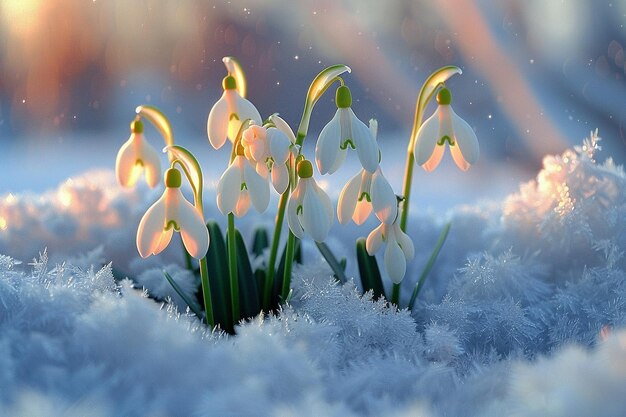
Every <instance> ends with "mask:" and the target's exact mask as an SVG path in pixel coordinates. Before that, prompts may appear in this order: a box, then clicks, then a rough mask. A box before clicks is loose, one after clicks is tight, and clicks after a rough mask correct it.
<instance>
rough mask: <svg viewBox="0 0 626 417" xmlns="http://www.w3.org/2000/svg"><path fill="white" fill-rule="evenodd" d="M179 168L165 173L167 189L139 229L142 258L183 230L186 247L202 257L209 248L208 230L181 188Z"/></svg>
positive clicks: (159, 249) (161, 246)
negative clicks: (175, 232)
mask: <svg viewBox="0 0 626 417" xmlns="http://www.w3.org/2000/svg"><path fill="white" fill-rule="evenodd" d="M180 185H181V175H180V171H179V170H177V169H175V168H170V169H168V170H167V172H166V173H165V187H166V188H165V192H164V193H163V195H162V196H161V198H159V199H158V200H157V202H156V203H154V204H153V205H152V206H151V207H150V208H149V209H148V211H146V214H144V215H143V217H142V219H141V222H140V223H139V228H138V229H137V249H138V250H139V254H140V255H141V257H142V258H147V257H148V256H150V255H156V254H158V253H160V252H161V251H163V249H165V248H166V247H167V245H168V244H169V243H170V240H171V239H172V235H173V234H174V231H177V232H180V235H181V237H182V239H183V244H184V245H185V249H187V252H189V254H190V255H191V256H193V257H194V258H196V259H200V258H202V257H204V256H205V255H206V252H207V250H208V249H209V232H208V230H207V228H206V225H205V224H204V219H203V217H202V214H201V213H200V211H198V209H196V207H194V206H193V205H192V204H191V203H190V202H189V201H187V199H185V197H184V196H183V194H182V193H181V191H180Z"/></svg>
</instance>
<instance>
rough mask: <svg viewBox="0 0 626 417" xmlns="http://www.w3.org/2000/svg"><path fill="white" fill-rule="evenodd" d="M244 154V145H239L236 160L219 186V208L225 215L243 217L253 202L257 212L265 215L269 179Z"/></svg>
mask: <svg viewBox="0 0 626 417" xmlns="http://www.w3.org/2000/svg"><path fill="white" fill-rule="evenodd" d="M244 152H245V151H244V147H243V145H242V144H241V143H239V144H237V149H236V156H235V159H233V162H232V163H231V164H230V166H229V167H228V168H227V169H226V171H224V173H223V174H222V177H221V178H220V180H219V183H218V185H217V207H218V208H219V209H220V211H221V212H222V214H224V215H226V214H228V213H233V214H234V215H235V216H237V217H241V216H243V215H245V214H246V213H247V212H248V209H249V208H250V203H251V202H252V205H253V206H254V208H255V209H256V211H258V212H259V213H263V212H264V211H265V210H266V209H267V206H268V204H269V202H270V188H269V187H270V186H269V182H268V180H267V178H264V177H262V176H261V175H259V174H258V173H257V172H256V170H255V169H254V167H253V166H252V164H250V162H248V160H247V159H246V157H245V156H244Z"/></svg>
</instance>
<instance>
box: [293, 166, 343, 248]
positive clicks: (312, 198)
mask: <svg viewBox="0 0 626 417" xmlns="http://www.w3.org/2000/svg"><path fill="white" fill-rule="evenodd" d="M298 176H299V177H300V181H299V182H298V185H297V186H296V189H295V190H294V191H293V193H292V194H291V196H289V202H288V203H287V222H288V224H289V229H291V232H292V233H293V234H294V235H295V236H296V237H297V238H299V239H302V238H303V237H304V234H305V233H307V234H308V235H310V236H311V237H312V238H313V239H314V240H316V241H317V242H323V241H324V240H325V239H326V236H328V232H329V231H330V227H331V226H332V224H333V219H334V214H333V207H332V204H331V203H330V198H329V197H328V195H326V193H325V192H324V190H322V189H321V188H320V187H319V185H317V183H316V182H315V179H314V178H313V165H311V162H309V161H307V160H304V161H301V162H300V163H299V164H298Z"/></svg>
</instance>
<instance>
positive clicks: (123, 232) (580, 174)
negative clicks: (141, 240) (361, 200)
mask: <svg viewBox="0 0 626 417" xmlns="http://www.w3.org/2000/svg"><path fill="white" fill-rule="evenodd" d="M599 150H600V149H599V143H598V141H597V139H596V136H595V134H592V135H591V137H590V138H589V139H588V140H586V141H585V142H584V143H583V145H582V146H580V147H577V148H576V149H573V150H568V151H566V152H564V153H563V154H561V155H557V156H547V157H546V158H545V159H544V166H543V169H542V170H541V171H540V172H539V173H538V175H537V178H536V179H535V180H533V181H530V182H528V183H526V184H523V185H521V186H520V189H519V191H518V192H516V193H514V194H511V195H509V196H507V197H506V198H504V199H503V200H501V201H491V202H483V203H478V204H474V205H472V206H461V207H457V208H455V209H454V210H452V211H450V212H449V213H448V215H447V216H442V215H441V214H435V213H424V212H419V210H414V211H413V214H412V217H411V219H410V222H409V234H410V235H411V236H412V238H413V240H414V242H415V246H416V259H415V260H414V261H413V262H412V263H411V264H410V266H409V270H408V273H407V277H406V278H405V280H404V281H403V286H402V300H401V303H404V305H406V303H407V302H408V298H409V296H410V292H411V290H412V287H413V286H414V285H415V281H416V280H417V277H418V276H419V273H420V272H421V268H422V266H423V265H424V264H425V262H426V259H427V258H428V256H429V255H430V250H431V249H432V246H433V244H434V242H435V241H436V239H437V236H438V234H439V232H440V231H441V228H442V225H443V223H444V222H445V221H447V220H451V221H452V229H451V231H450V235H449V237H448V240H447V242H446V243H445V245H444V250H443V251H442V253H441V255H440V257H439V259H438V261H437V263H436V264H435V267H434V269H433V271H432V273H431V275H430V277H429V278H428V280H427V282H426V285H425V287H424V289H423V292H422V294H421V295H420V298H419V299H418V302H417V304H416V307H415V309H414V311H413V312H409V311H407V310H400V311H398V310H396V309H394V308H390V307H389V306H388V305H386V304H385V303H384V302H383V301H380V300H378V301H374V300H372V298H371V294H365V295H363V294H361V291H360V290H359V288H358V279H356V280H354V281H352V280H351V281H349V282H348V283H346V284H344V285H339V284H337V283H335V282H334V280H333V279H332V272H331V271H330V269H329V268H328V266H327V265H326V264H325V263H324V262H323V261H321V259H320V257H319V255H317V254H316V252H315V251H314V250H313V246H312V245H311V244H310V243H308V242H305V247H304V249H305V250H304V259H305V264H304V265H297V266H296V268H295V269H294V279H293V285H294V297H293V299H292V303H291V305H289V306H285V307H284V308H283V310H282V311H280V312H279V313H278V314H277V315H276V316H270V317H262V316H261V317H256V318H253V319H251V320H250V321H248V322H245V323H242V324H241V325H240V326H239V327H238V328H237V335H236V336H226V335H224V334H221V333H217V332H216V333H213V334H211V333H209V332H207V330H206V328H205V327H204V326H203V325H202V323H200V322H199V321H198V320H197V319H196V318H195V317H194V316H193V315H192V314H188V313H186V311H185V309H184V304H183V302H182V300H180V299H179V298H178V295H177V294H175V293H174V292H172V290H171V289H170V288H169V286H168V284H167V282H166V281H165V279H164V278H163V277H162V275H161V270H162V269H163V268H165V269H167V270H168V272H169V273H170V274H171V275H172V277H173V278H174V279H175V280H176V281H177V282H178V283H179V285H180V286H181V287H182V288H183V289H184V290H185V291H187V292H193V290H194V289H195V285H196V281H195V279H196V278H194V277H193V276H192V274H190V273H189V272H188V271H187V270H185V269H184V268H183V267H182V265H183V263H182V256H181V249H180V246H173V247H171V248H168V249H167V250H166V252H165V253H164V254H163V256H159V257H151V258H148V259H147V260H142V259H140V258H139V257H138V255H137V254H136V250H135V247H134V231H135V230H136V229H135V228H136V224H137V223H138V220H139V217H140V216H141V214H142V213H143V211H144V210H145V209H146V208H147V207H148V205H149V204H150V203H151V202H152V201H154V200H155V199H156V198H157V197H158V194H159V191H158V190H148V189H147V188H142V187H140V188H139V189H138V190H135V191H133V192H127V191H122V190H120V189H119V188H118V187H117V186H116V185H115V182H114V178H113V175H112V173H111V172H108V171H104V172H98V173H93V172H91V173H86V174H85V175H83V176H76V177H74V178H73V179H72V181H71V182H64V183H63V184H61V185H60V186H59V188H58V189H57V190H54V191H50V192H45V193H42V194H32V193H30V194H27V193H24V194H19V193H15V194H12V195H5V196H2V197H0V216H1V217H2V219H4V222H5V223H4V224H5V226H6V227H3V228H2V229H1V230H0V253H4V254H6V255H2V256H0V387H2V389H0V415H11V416H32V415H37V416H47V415H67V416H84V415H90V416H119V415H124V416H146V415H148V416H173V415H185V416H200V415H203V416H204V415H219V416H229V415H232V416H235V415H237V416H248V415H251V416H252V415H255V416H258V415H275V416H319V415H324V416H360V415H371V416H501V415H508V416H516V417H525V416H574V417H577V416H581V417H583V416H589V415H594V416H607V417H608V416H621V415H624V410H626V399H625V397H624V395H623V387H624V386H626V327H624V326H625V325H626V269H625V268H626V260H625V259H624V257H623V252H624V249H625V246H626V241H625V237H626V235H625V230H624V228H625V223H624V222H623V220H622V219H623V218H624V216H625V214H626V176H625V174H624V172H623V170H622V169H621V168H620V167H616V166H614V164H613V163H612V162H611V160H610V159H607V160H606V161H605V162H603V163H599V162H598V161H597V159H598V158H599V155H601V152H599ZM206 194H207V196H206V198H207V201H208V200H210V199H211V198H213V197H212V196H213V195H214V189H208V190H207V192H206ZM68 202H69V203H71V204H67V203H68ZM207 206H209V205H207ZM213 206H214V205H213ZM216 216H217V212H216V210H214V211H212V212H211V213H207V217H216ZM267 216H268V217H267V218H264V219H262V220H261V222H262V223H264V224H267V223H268V222H269V221H268V219H271V216H272V214H271V213H269V214H268V215H267ZM253 217H254V216H248V218H246V219H244V220H242V221H241V222H240V223H238V225H239V226H240V228H241V230H242V232H243V234H244V236H247V237H249V236H251V233H252V230H253V228H254V227H255V226H256V225H257V223H258V220H256V223H255V220H253ZM338 230H340V229H338V227H337V226H336V227H335V228H333V231H331V236H332V239H331V240H330V241H329V242H328V243H329V245H330V247H331V248H332V249H333V250H334V251H335V252H336V253H337V254H338V256H347V257H348V259H349V260H350V259H351V258H352V255H351V254H352V251H353V243H354V239H355V237H356V236H359V235H362V234H363V233H366V232H363V231H362V230H357V229H356V228H347V229H346V230H345V233H337V231H338ZM341 230H343V229H341ZM46 247H47V250H44V248H46ZM39 252H41V255H39V254H38V253H39ZM33 257H35V260H33V261H32V262H28V260H29V259H32V258H33ZM111 261H112V263H111ZM256 262H260V260H256ZM355 272H356V270H355V268H354V266H350V265H349V266H348V273H349V275H354V274H355ZM125 277H129V279H125ZM148 295H151V296H152V298H149V297H148ZM155 299H156V300H155ZM157 300H158V301H157Z"/></svg>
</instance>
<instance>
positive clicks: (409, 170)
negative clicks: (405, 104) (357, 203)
mask: <svg viewBox="0 0 626 417" xmlns="http://www.w3.org/2000/svg"><path fill="white" fill-rule="evenodd" d="M422 89H423V87H422ZM419 97H421V92H420V96H419ZM419 97H418V99H417V105H416V107H415V119H414V121H413V128H412V129H411V136H410V137H409V147H408V149H407V155H406V166H405V167H404V184H403V185H402V196H403V197H404V199H403V200H402V202H401V203H400V204H402V213H401V214H400V229H401V230H402V231H403V232H406V222H407V219H408V218H409V200H410V199H411V184H412V183H413V166H414V165H415V154H414V153H413V149H414V144H415V136H416V135H417V131H418V130H419V128H420V126H421V125H422V118H423V117H424V109H423V108H422V106H420V99H419Z"/></svg>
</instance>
